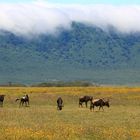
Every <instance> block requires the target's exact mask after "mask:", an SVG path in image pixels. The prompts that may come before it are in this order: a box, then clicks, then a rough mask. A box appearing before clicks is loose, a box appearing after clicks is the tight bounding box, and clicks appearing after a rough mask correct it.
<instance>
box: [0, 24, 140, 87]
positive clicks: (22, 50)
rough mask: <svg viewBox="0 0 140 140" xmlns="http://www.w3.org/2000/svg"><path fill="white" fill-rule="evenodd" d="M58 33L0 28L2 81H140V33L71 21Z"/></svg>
mask: <svg viewBox="0 0 140 140" xmlns="http://www.w3.org/2000/svg"><path fill="white" fill-rule="evenodd" d="M58 30H59V32H58V33H57V34H56V35H55V36H54V35H49V34H42V35H39V36H33V37H32V38H26V37H23V36H18V35H16V34H14V33H11V32H8V31H1V33H0V77H1V78H0V83H7V82H9V81H12V82H15V83H16V82H17V83H25V84H32V83H40V82H47V81H55V80H58V81H59V80H60V81H74V80H86V81H91V82H94V83H98V84H123V85H131V84H137V85H139V84H140V75H139V70H140V63H139V62H140V33H139V32H134V33H133V32H132V33H121V32H118V31H116V30H115V29H114V28H113V27H110V28H109V30H108V31H104V30H102V29H101V28H99V27H96V26H90V25H85V24H83V23H77V22H73V23H72V29H71V30H65V29H63V28H59V29H58Z"/></svg>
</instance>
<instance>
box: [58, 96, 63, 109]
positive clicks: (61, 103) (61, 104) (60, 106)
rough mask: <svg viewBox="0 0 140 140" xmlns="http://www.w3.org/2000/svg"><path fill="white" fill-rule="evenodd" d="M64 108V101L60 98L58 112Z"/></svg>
mask: <svg viewBox="0 0 140 140" xmlns="http://www.w3.org/2000/svg"><path fill="white" fill-rule="evenodd" d="M62 107H64V106H63V100H62V98H61V97H59V98H58V99H57V110H62Z"/></svg>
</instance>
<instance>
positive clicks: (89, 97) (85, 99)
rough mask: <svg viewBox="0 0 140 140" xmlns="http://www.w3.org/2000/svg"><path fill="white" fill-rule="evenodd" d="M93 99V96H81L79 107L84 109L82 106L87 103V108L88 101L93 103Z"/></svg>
mask: <svg viewBox="0 0 140 140" xmlns="http://www.w3.org/2000/svg"><path fill="white" fill-rule="evenodd" d="M92 99H93V97H92V96H81V97H80V98H79V107H83V106H82V104H83V102H85V105H86V107H87V103H88V101H92Z"/></svg>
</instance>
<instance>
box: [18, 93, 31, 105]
mask: <svg viewBox="0 0 140 140" xmlns="http://www.w3.org/2000/svg"><path fill="white" fill-rule="evenodd" d="M18 100H20V103H19V107H20V106H21V105H22V106H23V104H24V103H25V106H26V107H27V103H28V106H29V96H28V94H26V95H24V96H23V97H21V98H17V99H16V101H18Z"/></svg>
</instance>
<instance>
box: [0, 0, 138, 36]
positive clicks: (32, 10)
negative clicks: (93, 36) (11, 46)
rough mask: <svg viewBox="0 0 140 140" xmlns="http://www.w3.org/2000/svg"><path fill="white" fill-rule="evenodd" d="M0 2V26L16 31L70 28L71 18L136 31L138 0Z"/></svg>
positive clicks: (27, 33)
mask: <svg viewBox="0 0 140 140" xmlns="http://www.w3.org/2000/svg"><path fill="white" fill-rule="evenodd" d="M116 1H117V2H116ZM0 2H1V3H0V30H6V31H10V32H13V33H16V34H22V35H29V34H31V35H32V34H42V33H51V34H54V33H56V30H57V29H59V27H63V28H64V29H67V30H70V29H71V23H72V22H73V21H74V22H81V23H84V24H87V25H90V26H91V25H92V26H97V27H100V28H102V29H105V30H106V29H107V28H108V27H110V26H112V27H114V28H116V29H117V30H118V31H121V32H125V33H130V32H140V5H139V4H138V3H140V0H0ZM83 3H85V4H83ZM91 3H92V4H91Z"/></svg>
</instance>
